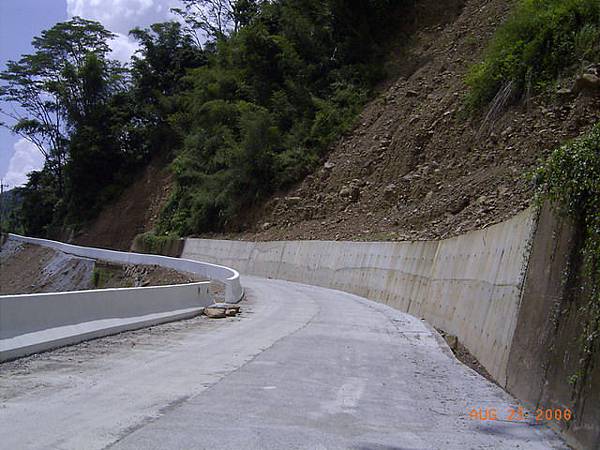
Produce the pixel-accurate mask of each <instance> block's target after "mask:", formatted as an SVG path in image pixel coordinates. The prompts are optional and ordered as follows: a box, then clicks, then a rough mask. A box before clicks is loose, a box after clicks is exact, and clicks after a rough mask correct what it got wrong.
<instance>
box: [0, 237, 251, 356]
mask: <svg viewBox="0 0 600 450" xmlns="http://www.w3.org/2000/svg"><path fill="white" fill-rule="evenodd" d="M9 239H13V240H16V241H20V242H26V243H30V244H36V245H42V246H45V247H50V248H53V249H55V250H59V251H62V252H65V253H69V254H72V255H76V256H80V257H87V258H92V259H97V260H104V261H109V262H114V263H120V264H144V265H159V266H162V267H167V268H171V269H175V270H179V271H184V272H190V273H195V274H198V275H200V276H203V277H205V278H208V279H212V280H217V281H219V282H221V283H223V284H224V285H225V290H226V300H227V301H228V302H233V303H237V302H238V301H240V300H241V298H242V296H243V291H242V286H241V284H240V278H239V274H238V272H236V271H235V270H232V269H229V268H227V267H223V266H219V265H215V264H209V263H203V262H198V261H190V260H185V259H178V258H170V257H166V256H157V255H145V254H137V253H127V252H117V251H112V250H103V249H96V248H89V247H80V246H75V245H69V244H64V243H61V242H56V241H48V240H44V239H36V238H28V237H24V236H18V235H10V236H9ZM209 285H210V282H209V281H203V282H198V283H189V284H179V285H171V286H149V287H138V288H125V289H99V290H89V291H75V292H60V293H43V294H27V295H4V296H0V361H5V360H8V359H13V358H17V357H20V356H24V355H28V354H31V353H36V352H39V351H43V350H48V349H51V348H55V347H59V346H62V345H67V344H73V343H76V342H81V341H83V340H86V339H90V338H95V337H100V336H106V335H109V334H114V333H118V332H121V331H125V330H133V329H137V328H142V327H145V326H149V325H155V324H158V323H163V322H167V321H172V320H178V319H182V318H187V317H192V316H194V315H197V314H199V313H200V312H201V311H202V308H203V307H205V306H208V305H209V304H210V303H211V302H212V300H211V299H210V296H209Z"/></svg>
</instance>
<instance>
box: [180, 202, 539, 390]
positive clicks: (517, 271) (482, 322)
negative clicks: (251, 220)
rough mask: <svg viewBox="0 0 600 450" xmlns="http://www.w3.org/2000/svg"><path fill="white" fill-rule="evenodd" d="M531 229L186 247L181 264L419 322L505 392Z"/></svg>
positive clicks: (528, 216)
mask: <svg viewBox="0 0 600 450" xmlns="http://www.w3.org/2000/svg"><path fill="white" fill-rule="evenodd" d="M534 225H535V214H534V212H533V211H532V210H527V211H524V212H523V213H521V214H519V215H517V216H516V217H514V218H512V219H511V220H509V221H506V222H503V223H500V224H497V225H495V226H492V227H489V228H487V229H485V230H481V231H475V232H471V233H467V234H465V235H462V236H459V237H456V238H452V239H446V240H442V241H419V242H339V241H338V242H336V241H282V242H244V241H219V240H204V239H187V240H186V242H185V246H184V250H183V254H182V257H183V258H187V259H196V260H201V261H210V262H215V263H219V264H225V265H227V266H230V267H233V268H236V269H237V270H239V271H240V272H242V273H247V274H250V275H258V276H267V277H273V278H281V279H286V280H291V281H298V282H302V283H307V284H314V285H318V286H325V287H330V288H335V289H340V290H344V291H347V292H352V293H355V294H358V295H361V296H364V297H367V298H369V299H372V300H377V301H380V302H383V303H386V304H389V305H391V306H394V307H396V308H398V309H400V310H402V311H406V312H409V313H410V314H413V315H415V316H417V317H422V318H424V319H426V320H427V321H428V322H430V323H431V324H432V325H434V326H436V327H439V328H442V329H443V330H445V331H447V332H448V333H451V334H454V335H456V336H458V338H459V340H460V341H461V342H462V343H463V344H464V345H465V346H466V347H467V348H468V349H469V350H470V351H471V352H472V353H473V354H474V355H475V356H476V357H477V358H478V359H479V361H480V362H481V363H482V364H483V365H484V367H485V368H486V369H487V370H488V371H489V372H490V373H491V374H492V375H493V376H494V377H495V378H496V380H497V381H498V382H499V383H502V384H503V383H504V382H505V380H506V366H507V361H508V354H509V351H510V345H511V342H512V336H513V333H514V329H515V325H516V320H517V314H518V309H519V300H520V292H521V285H522V283H523V278H524V273H525V269H526V264H527V260H528V254H529V242H530V240H531V238H532V235H533V231H534Z"/></svg>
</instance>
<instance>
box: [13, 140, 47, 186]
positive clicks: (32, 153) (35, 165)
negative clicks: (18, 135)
mask: <svg viewBox="0 0 600 450" xmlns="http://www.w3.org/2000/svg"><path fill="white" fill-rule="evenodd" d="M14 149H15V153H14V154H13V156H12V158H11V159H10V161H9V163H8V169H7V171H6V175H5V176H4V183H5V184H8V185H9V186H10V187H11V188H13V187H16V186H22V185H23V184H25V183H26V182H27V174H28V173H29V172H31V171H33V170H39V169H41V168H42V167H43V166H44V156H43V155H42V154H41V153H40V151H39V150H38V149H37V147H36V146H35V145H33V144H32V143H31V142H29V141H27V140H25V139H19V140H18V141H17V142H16V143H15V145H14Z"/></svg>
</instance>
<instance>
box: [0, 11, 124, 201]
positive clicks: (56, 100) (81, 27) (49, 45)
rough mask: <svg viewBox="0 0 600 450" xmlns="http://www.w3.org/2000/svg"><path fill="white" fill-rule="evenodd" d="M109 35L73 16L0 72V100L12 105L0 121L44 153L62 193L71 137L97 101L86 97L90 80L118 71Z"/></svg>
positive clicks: (114, 78)
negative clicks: (110, 55) (111, 57)
mask: <svg viewBox="0 0 600 450" xmlns="http://www.w3.org/2000/svg"><path fill="white" fill-rule="evenodd" d="M113 37H114V35H113V34H112V33H110V32H109V31H107V30H106V29H105V28H104V27H103V26H102V25H101V24H100V23H98V22H94V21H90V20H85V19H81V18H79V17H74V18H73V19H71V20H69V21H68V22H62V23H57V24H56V25H54V26H53V27H52V28H51V29H49V30H46V31H43V32H42V34H41V35H40V36H39V37H36V38H34V39H33V42H32V45H33V48H34V49H35V52H34V53H32V54H29V55H23V56H22V57H21V59H20V60H19V61H9V62H8V63H7V68H6V70H4V71H3V72H1V73H0V81H2V84H1V85H0V99H2V100H4V101H5V102H7V103H9V104H13V107H12V108H10V109H9V108H4V109H3V110H0V112H1V113H2V114H3V115H4V116H5V117H6V118H8V120H9V122H10V123H4V122H3V123H2V125H4V126H5V127H7V128H9V129H10V130H11V131H13V132H14V133H16V134H18V135H20V136H22V137H24V138H25V139H27V140H28V141H30V142H32V143H33V144H35V145H36V147H37V148H38V149H39V150H40V152H42V154H43V155H44V157H45V158H46V165H47V166H48V167H49V168H50V170H51V171H52V172H53V173H54V174H55V176H56V182H57V189H58V193H59V195H60V196H62V194H63V192H64V189H63V188H64V180H63V167H64V165H65V163H66V160H67V159H68V140H69V135H70V134H71V132H72V130H73V128H74V127H75V126H76V124H77V122H79V121H81V120H83V116H85V114H87V113H89V111H90V109H91V108H92V104H93V103H94V102H97V101H98V100H99V97H98V96H97V95H98V94H99V92H98V91H95V92H94V93H93V95H90V94H91V93H92V91H93V90H94V89H95V88H94V87H93V86H92V85H91V84H90V83H95V84H96V85H97V84H98V78H99V77H100V78H105V77H112V78H113V81H116V80H117V79H118V78H119V73H120V72H121V71H122V69H120V68H119V67H118V66H117V65H116V64H115V63H109V62H108V61H107V60H106V55H107V53H108V52H109V50H110V48H109V46H108V40H109V39H112V38H113ZM94 70H96V71H97V70H101V71H103V73H96V74H93V73H92V72H93V71H94ZM108 73H110V75H107V74H108ZM94 78H95V80H94Z"/></svg>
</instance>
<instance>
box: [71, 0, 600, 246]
mask: <svg viewBox="0 0 600 450" xmlns="http://www.w3.org/2000/svg"><path fill="white" fill-rule="evenodd" d="M455 3H456V2H454V3H453V8H454V6H456V5H455ZM511 4H512V2H511V1H509V0H465V1H464V2H463V4H462V7H461V8H459V11H458V13H456V9H453V10H452V12H451V13H450V12H447V15H448V17H444V20H439V17H435V20H430V21H429V22H428V21H427V19H426V17H424V18H423V20H422V22H421V23H422V26H423V24H424V27H422V28H421V30H420V31H419V32H418V33H416V35H415V37H414V39H413V41H412V42H410V43H408V44H405V45H404V46H401V47H399V49H398V51H397V54H396V55H393V56H392V58H391V59H392V61H391V63H392V64H391V65H395V66H397V67H396V72H398V73H402V75H401V76H400V77H399V78H398V79H396V80H395V81H393V82H390V83H388V85H387V86H386V87H385V88H382V92H381V94H380V95H379V96H378V97H377V98H376V99H374V100H373V101H372V102H371V103H370V104H369V105H368V106H367V107H366V108H365V110H364V111H363V113H362V114H361V116H360V117H359V119H358V121H357V124H356V126H355V128H354V129H353V130H352V131H351V132H349V133H348V134H347V135H346V136H344V137H343V138H342V139H340V140H339V142H337V144H335V145H334V146H333V147H332V148H331V151H330V152H329V154H328V157H327V159H326V160H323V161H322V162H321V166H320V167H319V168H317V170H316V171H315V172H314V173H313V174H311V175H309V176H308V177H306V179H305V180H304V181H303V182H302V183H300V184H299V185H297V186H295V187H294V188H293V189H290V190H289V191H287V192H280V193H278V194H277V195H275V196H273V198H271V199H270V200H269V201H268V202H266V203H265V204H263V205H259V206H252V207H249V208H248V209H247V211H246V212H245V214H244V215H243V217H240V218H239V221H238V223H236V224H233V226H232V230H231V231H232V232H231V233H228V234H226V235H224V236H223V235H218V236H217V235H214V234H211V235H205V237H226V238H235V239H257V240H272V239H276V240H279V239H349V240H406V239H430V238H444V237H449V236H452V235H456V234H460V233H463V232H465V231H468V230H471V229H476V228H483V227H486V226H489V225H490V224H493V223H496V222H498V221H502V220H505V219H507V218H509V217H510V216H512V215H514V214H515V213H517V212H519V211H520V210H522V209H524V208H526V207H528V206H529V205H530V204H531V202H532V196H533V186H532V183H531V182H530V181H529V180H528V178H527V176H526V175H527V173H528V172H530V171H531V170H532V169H533V168H534V167H536V165H537V164H538V162H539V160H540V159H543V158H544V157H545V156H546V155H548V154H549V152H550V151H552V149H554V148H555V147H556V146H557V145H559V144H560V143H562V142H564V141H565V140H566V139H569V138H571V137H575V136H577V135H579V134H580V133H582V132H584V131H585V130H586V129H587V128H588V127H589V126H590V125H591V124H593V123H595V122H596V121H598V120H599V118H600V114H599V113H600V99H599V97H597V96H593V95H589V91H587V90H583V91H581V92H580V93H578V94H575V93H573V92H572V91H571V89H570V88H571V87H572V86H573V84H574V80H572V79H565V80H561V82H560V85H559V86H557V88H556V94H555V95H551V96H548V95H544V96H537V97H536V96H529V97H528V98H526V99H525V100H519V101H512V102H511V101H509V102H507V103H506V104H501V105H499V106H501V107H500V108H496V109H495V110H494V111H493V114H489V115H488V114H487V113H488V111H483V112H482V113H481V114H479V115H476V116H474V117H471V116H470V115H469V114H467V113H466V112H465V109H464V103H465V95H466V94H467V87H466V85H465V81H464V80H465V76H466V74H467V72H468V70H469V68H470V67H471V65H472V64H473V63H476V62H479V61H481V58H482V54H483V51H484V49H485V46H486V45H487V43H488V42H489V40H490V38H491V36H492V35H493V33H494V31H495V30H496V29H497V28H498V26H499V25H500V24H501V23H502V22H503V21H504V20H505V19H506V17H507V15H508V13H509V11H510V8H511ZM438 9H439V8H438ZM434 10H435V8H434ZM427 11H431V8H424V9H423V14H425V13H426V12H427ZM436 11H437V10H436ZM439 13H440V12H439V11H437V12H436V14H438V15H439ZM428 23H436V25H427V24H428ZM440 23H442V24H441V25H440ZM398 68H400V69H398ZM590 70H593V68H592V69H590ZM166 173H167V172H166V171H165V170H159V169H158V168H157V167H155V166H150V168H149V169H148V171H147V173H146V174H145V175H144V176H143V177H142V178H141V179H140V181H138V182H137V183H135V184H134V186H133V187H132V188H130V189H129V190H128V191H127V192H126V193H125V195H124V196H123V198H122V199H121V200H119V202H117V203H116V204H115V205H112V206H110V207H108V208H107V209H106V210H105V211H103V212H102V213H101V215H100V217H99V219H98V220H97V221H96V223H95V224H93V226H92V227H91V228H90V229H88V230H87V231H86V233H85V234H84V235H83V236H81V237H80V238H79V239H78V242H80V243H84V244H94V245H100V246H109V247H115V248H127V247H128V246H129V245H130V244H131V242H132V240H133V237H134V236H135V234H137V233H140V232H143V231H147V230H148V229H150V228H151V227H152V225H153V223H154V220H155V219H156V216H157V211H158V209H159V207H160V205H161V204H163V203H164V200H165V199H166V195H168V190H169V186H170V182H169V178H168V176H167V175H166Z"/></svg>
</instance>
